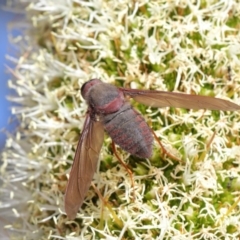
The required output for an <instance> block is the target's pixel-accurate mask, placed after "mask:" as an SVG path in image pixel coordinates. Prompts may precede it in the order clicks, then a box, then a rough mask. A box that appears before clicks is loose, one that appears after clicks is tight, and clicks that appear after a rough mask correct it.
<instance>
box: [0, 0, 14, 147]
mask: <svg viewBox="0 0 240 240" xmlns="http://www.w3.org/2000/svg"><path fill="white" fill-rule="evenodd" d="M4 5H5V4H4V1H2V0H0V36H1V37H0V79H1V86H0V151H1V150H2V149H3V147H4V145H5V141H6V135H5V133H4V132H3V131H2V129H7V131H10V132H11V131H12V130H13V129H12V128H13V124H8V121H9V119H10V116H11V111H10V106H11V104H10V103H9V102H8V101H7V99H6V96H7V95H10V90H9V89H8V87H7V81H8V79H9V78H10V77H11V76H10V75H9V73H7V71H6V65H8V66H10V65H11V63H10V62H9V61H7V60H6V54H7V53H10V52H13V51H10V49H11V45H10V43H9V42H8V30H7V24H8V22H9V21H11V20H12V19H13V18H14V14H13V13H9V12H6V11H3V9H2V6H4Z"/></svg>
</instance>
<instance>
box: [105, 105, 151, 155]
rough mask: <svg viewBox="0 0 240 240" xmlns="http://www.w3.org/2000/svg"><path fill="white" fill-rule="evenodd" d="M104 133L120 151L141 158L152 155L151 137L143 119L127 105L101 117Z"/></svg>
mask: <svg viewBox="0 0 240 240" xmlns="http://www.w3.org/2000/svg"><path fill="white" fill-rule="evenodd" d="M103 124H104V128H105V130H106V132H107V133H108V134H109V136H110V137H111V138H112V140H113V141H114V142H115V143H116V144H118V145H119V146H120V147H121V148H122V149H124V150H125V151H127V152H129V153H130V154H132V155H136V156H138V157H141V158H149V157H150V156H151V155H152V143H153V136H152V133H151V130H150V129H149V127H148V125H147V123H146V122H145V120H144V118H143V117H142V116H141V115H140V114H139V113H138V112H137V111H135V110H134V109H133V108H132V107H131V105H130V104H129V103H125V104H124V105H123V106H122V107H121V108H120V109H119V111H117V112H115V113H112V114H107V115H105V116H103Z"/></svg>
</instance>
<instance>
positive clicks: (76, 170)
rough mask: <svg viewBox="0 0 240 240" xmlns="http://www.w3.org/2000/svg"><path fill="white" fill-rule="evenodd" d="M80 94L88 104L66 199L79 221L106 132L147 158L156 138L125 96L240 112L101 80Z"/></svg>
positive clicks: (222, 103)
mask: <svg viewBox="0 0 240 240" xmlns="http://www.w3.org/2000/svg"><path fill="white" fill-rule="evenodd" d="M81 93H82V96H83V98H84V99H85V100H86V101H87V103H88V106H89V107H88V112H87V117H86V120H85V123H84V126H83V131H82V134H81V136H80V139H79V142H78V146H77V150H76V153H75V157H74V163H73V166H72V170H71V172H70V177H69V181H68V185H67V189H66V195H65V210H66V213H67V216H68V217H69V218H70V219H73V218H75V217H76V214H77V211H78V209H79V208H80V207H81V205H82V203H83V201H84V197H85V195H86V193H87V191H88V189H89V187H90V184H91V180H92V178H93V174H94V172H95V170H96V166H97V162H98V156H99V152H100V150H101V147H102V143H103V135H104V130H105V131H106V132H107V133H108V134H109V136H110V137H111V138H112V140H113V141H114V142H115V143H116V144H118V145H119V146H120V147H121V148H123V149H124V150H126V151H127V152H129V153H131V154H133V155H136V156H139V157H141V158H148V157H150V156H151V154H152V142H153V136H152V134H151V130H150V129H149V127H148V125H147V123H146V122H145V120H144V118H143V117H142V116H141V115H140V114H139V113H138V112H137V111H136V110H134V109H133V108H132V106H131V105H130V104H129V103H128V102H127V101H126V100H125V96H129V97H132V98H133V99H135V100H136V101H138V102H140V103H143V104H146V105H148V106H152V107H167V106H170V107H180V108H193V109H201V108H205V109H210V110H224V111H227V110H230V111H233V110H240V106H238V105H237V104H234V103H231V102H229V101H226V100H222V99H218V98H213V97H204V96H198V95H188V94H182V93H174V92H163V91H151V90H136V89H135V90H134V89H126V88H117V87H115V86H113V85H111V84H106V83H103V82H102V81H101V80H99V79H92V80H90V81H88V82H86V83H85V84H84V85H83V86H82V88H81Z"/></svg>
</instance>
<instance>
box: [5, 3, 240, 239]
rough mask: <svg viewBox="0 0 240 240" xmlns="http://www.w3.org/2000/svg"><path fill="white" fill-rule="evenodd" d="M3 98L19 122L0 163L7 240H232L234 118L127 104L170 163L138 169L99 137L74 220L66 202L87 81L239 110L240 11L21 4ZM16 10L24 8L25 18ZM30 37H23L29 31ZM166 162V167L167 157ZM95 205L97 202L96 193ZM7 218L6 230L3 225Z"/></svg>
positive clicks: (237, 230) (238, 207)
mask: <svg viewBox="0 0 240 240" xmlns="http://www.w3.org/2000/svg"><path fill="white" fill-rule="evenodd" d="M11 3H12V4H13V6H12V8H14V9H20V7H21V8H22V9H24V12H25V17H26V19H25V20H22V23H23V24H18V25H17V27H18V28H20V30H21V31H22V34H21V35H20V36H17V37H16V36H15V37H14V38H13V39H12V41H13V43H14V44H16V46H17V47H18V48H19V53H20V56H19V58H16V59H15V58H13V57H9V59H10V60H11V61H13V62H14V63H15V64H16V67H15V68H14V69H9V71H10V73H11V74H12V77H11V80H10V81H9V87H10V88H11V89H14V90H15V91H16V94H15V95H14V96H11V97H9V99H10V101H12V102H14V103H15V106H14V107H13V108H12V112H13V114H14V115H15V116H16V118H17V119H18V122H19V127H18V130H17V132H16V134H15V135H9V137H8V141H7V145H6V149H5V151H4V152H3V154H2V159H3V164H2V165H1V168H0V171H1V176H0V180H1V188H0V214H1V218H3V220H4V217H6V218H8V220H9V219H10V221H8V222H7V224H6V226H5V228H6V231H8V234H9V235H10V236H11V237H12V238H13V239H72V240H73V239H159V240H160V239H173V240H174V239H178V240H179V239H212V240H213V239H232V240H233V239H239V236H240V226H239V223H240V198H239V191H240V184H239V183H240V178H239V174H240V154H239V152H240V147H239V144H240V140H239V129H240V114H239V113H238V112H217V111H213V112H211V111H205V110H200V111H195V110H185V109H172V108H163V109H150V108H146V107H143V106H142V105H140V104H139V105H135V106H136V107H137V108H138V110H139V111H141V112H142V113H143V114H144V116H145V117H146V119H147V121H148V122H149V123H150V125H152V127H153V129H154V130H155V131H156V135H157V136H158V137H159V138H161V140H162V144H163V146H164V147H165V149H166V150H167V151H168V152H169V153H171V155H173V156H174V158H171V155H164V154H161V148H160V147H159V146H158V145H157V143H156V145H155V147H154V153H153V157H152V158H151V159H148V160H140V159H136V158H134V157H133V156H129V155H127V154H126V153H125V152H123V151H121V150H120V149H119V148H118V149H117V150H118V151H119V155H120V156H121V158H123V160H125V161H126V162H127V163H128V166H129V168H131V170H132V172H133V176H132V177H133V184H132V181H131V178H130V176H129V175H128V174H127V172H126V171H125V169H124V167H123V166H122V165H121V164H119V163H118V162H117V159H116V157H115V156H114V154H113V153H112V150H111V140H110V139H109V138H105V141H104V146H103V148H102V151H101V154H100V160H101V161H100V162H99V167H98V170H97V172H96V174H95V176H94V178H93V185H95V186H96V189H98V190H94V188H90V190H89V192H88V194H87V196H86V198H85V202H84V204H83V207H82V209H80V210H79V214H78V215H77V218H76V219H75V220H73V221H69V220H68V219H67V217H66V214H65V212H64V206H63V199H64V192H65V188H66V183H67V178H68V173H69V169H70V167H71V164H72V160H73V157H74V152H75V149H76V146H77V140H78V137H79V134H80V132H81V127H82V125H83V122H84V114H85V112H86V110H87V105H86V103H85V102H84V101H83V99H82V97H81V96H80V92H79V88H80V87H81V85H82V84H83V83H84V82H86V81H87V80H88V79H91V78H95V77H98V78H101V79H102V80H103V81H104V82H108V83H112V84H116V85H117V86H124V87H129V86H131V87H132V88H142V89H143V88H146V89H157V90H164V91H179V92H185V93H188V94H200V95H210V96H216V97H218V98H223V99H231V101H233V102H235V103H239V99H240V87H239V86H240V84H239V83H240V80H239V79H240V71H239V65H240V61H239V52H240V50H239V49H240V43H239V42H240V31H239V22H240V3H239V1H237V0H231V1H224V0H222V1H215V0H211V1H201V0H198V1H193V0H179V1H171V0H169V1H163V0H153V1H148V0H136V1H126V0H119V1H113V0H90V1H84V0H66V1H63V0H61V1H60V0H51V1H49V0H33V1H30V0H20V1H16V2H14V1H13V2H12V1H9V4H11ZM23 7H24V8H23ZM26 26H27V27H26ZM169 156H170V157H169ZM97 193H98V194H99V195H100V198H99V196H98V194H97ZM6 221H7V220H6V219H5V220H4V221H3V222H6Z"/></svg>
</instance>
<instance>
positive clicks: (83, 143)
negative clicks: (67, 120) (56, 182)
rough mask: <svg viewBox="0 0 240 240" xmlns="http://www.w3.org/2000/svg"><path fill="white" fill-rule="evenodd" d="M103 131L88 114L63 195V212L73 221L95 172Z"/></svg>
mask: <svg viewBox="0 0 240 240" xmlns="http://www.w3.org/2000/svg"><path fill="white" fill-rule="evenodd" d="M103 137H104V129H103V126H102V123H101V122H98V121H93V120H92V119H91V118H90V115H89V113H88V114H87V117H86V119H85V122H84V126H83V131H82V134H81V136H80V139H79V142H78V146H77V150H76V152H75V157H74V162H73V165H72V169H71V172H70V175H69V180H68V184H67V188H66V193H65V211H66V213H67V216H68V218H69V219H74V218H75V217H76V214H77V212H78V210H79V208H80V207H81V205H82V203H83V201H84V198H85V196H86V194H87V191H88V189H89V187H90V185H91V181H92V178H93V175H94V172H95V171H96V167H97V163H98V158H99V152H100V150H101V147H102V143H103Z"/></svg>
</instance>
